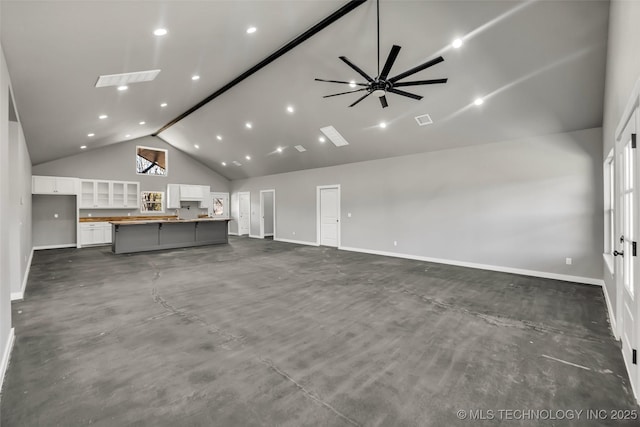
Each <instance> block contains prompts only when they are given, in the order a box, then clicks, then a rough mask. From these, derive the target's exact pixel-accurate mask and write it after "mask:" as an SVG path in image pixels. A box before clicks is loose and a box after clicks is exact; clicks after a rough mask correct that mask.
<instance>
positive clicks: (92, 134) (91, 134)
mask: <svg viewBox="0 0 640 427" xmlns="http://www.w3.org/2000/svg"><path fill="white" fill-rule="evenodd" d="M87 136H88V137H89V138H91V137H92V136H96V134H95V133H88V134H87Z"/></svg>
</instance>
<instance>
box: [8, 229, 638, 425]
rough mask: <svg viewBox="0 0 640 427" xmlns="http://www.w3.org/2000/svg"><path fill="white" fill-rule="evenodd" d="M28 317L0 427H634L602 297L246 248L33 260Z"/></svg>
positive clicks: (542, 282)
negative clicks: (614, 413)
mask: <svg viewBox="0 0 640 427" xmlns="http://www.w3.org/2000/svg"><path fill="white" fill-rule="evenodd" d="M13 318H14V323H15V328H16V336H17V338H16V344H15V348H14V351H13V357H12V360H11V364H10V366H9V370H8V373H7V377H6V379H5V386H4V389H3V390H2V401H1V408H0V411H1V412H0V416H1V421H2V426H3V427H5V426H85V425H97V426H233V427H238V426H296V427H298V426H434V427H435V426H438V427H440V426H458V425H459V426H477V425H498V424H501V425H508V426H521V425H527V426H538V425H554V426H565V425H567V426H602V425H616V426H618V425H638V424H639V423H638V421H636V420H627V421H622V422H620V421H614V420H611V419H610V416H609V417H608V419H594V418H593V414H594V413H593V412H591V419H587V412H586V411H587V410H590V409H591V410H604V411H607V414H610V412H609V411H611V410H627V411H630V412H629V413H630V414H632V413H633V411H637V409H638V408H637V407H636V405H635V403H634V400H633V397H632V395H631V392H630V389H629V382H628V379H627V376H626V372H625V368H624V365H623V362H622V356H621V353H620V349H619V346H618V343H617V342H616V341H615V340H614V339H613V337H612V335H611V333H610V330H609V325H608V322H607V317H606V308H605V303H604V299H603V295H602V290H601V289H600V288H599V287H595V286H588V285H579V284H573V283H568V282H560V281H554V280H546V279H537V278H531V277H523V276H517V275H512V274H504V273H494V272H485V271H479V270H473V269H466V268H460V267H451V266H445V265H440V264H432V263H425V262H418V261H410V260H401V259H394V258H387V257H380V256H373V255H365V254H358V253H352V252H344V251H338V250H335V249H329V248H315V247H306V246H298V245H293V244H288V243H281V242H274V241H261V240H257V239H248V238H233V237H232V238H231V239H230V244H229V245H220V246H207V247H199V248H188V249H179V250H171V251H160V252H152V253H138V254H131V255H114V254H113V253H111V250H110V248H109V247H99V248H87V249H80V250H76V249H60V250H50V251H40V252H36V254H35V257H34V260H33V265H32V268H31V276H30V278H29V284H28V287H27V293H26V298H25V300H24V301H22V302H19V303H15V304H14V305H13ZM508 410H511V411H518V410H520V411H533V410H538V411H539V412H537V413H528V416H529V417H531V416H533V417H536V416H537V417H538V418H534V419H531V418H529V419H525V418H524V413H523V412H520V413H518V412H511V413H508V412H506V411H508ZM545 410H547V411H551V412H549V415H547V419H540V417H544V416H545V414H546V413H545V412H540V411H545ZM458 411H465V412H464V413H462V412H460V413H459V412H458ZM500 411H503V412H500ZM569 411H573V412H569ZM578 411H583V412H582V413H580V412H578ZM509 414H511V415H510V416H511V418H509ZM518 414H520V416H519V417H518ZM552 414H553V417H554V418H553V419H552V418H549V417H551V416H552ZM571 414H573V415H571ZM600 414H602V413H600ZM560 415H564V416H565V419H558V417H559V416H560ZM636 415H637V413H636ZM567 416H572V417H573V418H572V419H566V418H567ZM462 417H465V419H461V418H462ZM470 417H473V418H475V419H470Z"/></svg>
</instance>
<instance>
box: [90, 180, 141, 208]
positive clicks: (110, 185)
mask: <svg viewBox="0 0 640 427" xmlns="http://www.w3.org/2000/svg"><path fill="white" fill-rule="evenodd" d="M139 188H140V183H138V182H125V181H105V180H94V179H82V180H80V209H105V208H110V209H138V208H139V207H140V199H139V197H138V193H139Z"/></svg>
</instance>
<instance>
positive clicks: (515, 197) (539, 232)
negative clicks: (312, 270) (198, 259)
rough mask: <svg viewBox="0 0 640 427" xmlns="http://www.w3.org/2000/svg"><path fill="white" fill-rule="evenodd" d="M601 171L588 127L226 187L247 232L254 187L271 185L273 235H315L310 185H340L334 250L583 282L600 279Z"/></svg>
mask: <svg viewBox="0 0 640 427" xmlns="http://www.w3.org/2000/svg"><path fill="white" fill-rule="evenodd" d="M601 176H602V131H601V129H600V128H595V129H588V130H583V131H577V132H571V133H563V134H558V135H548V136H540V137H536V138H530V139H526V140H518V141H508V142H501V143H493V144H485V145H480V146H474V147H466V148H458V149H452V150H444V151H438V152H431V153H423V154H417V155H411V156H403V157H395V158H390V159H383V160H375V161H369V162H361V163H353V164H348V165H341V166H335V167H329V168H321V169H313V170H307V171H299V172H292V173H287V174H279V175H271V176H265V177H260V178H253V179H247V180H240V181H232V183H231V185H232V193H233V194H234V195H235V194H236V193H237V192H239V191H250V192H251V200H252V203H251V205H252V212H251V215H252V221H251V234H254V235H256V234H259V215H258V214H259V191H260V190H263V189H271V188H274V189H275V190H276V233H277V236H276V238H279V239H290V240H298V241H305V242H309V243H316V240H317V239H316V186H318V185H328V184H340V185H341V191H342V194H341V200H342V201H341V216H342V236H341V237H342V239H341V245H342V246H344V247H352V248H358V249H364V250H369V251H371V250H373V251H382V252H390V253H396V254H404V255H410V256H414V257H427V258H436V259H441V260H448V261H454V262H465V263H474V264H481V265H486V266H497V267H503V268H511V269H523V270H530V271H536V272H544V273H550V274H557V275H567V276H574V277H581V278H587V279H591V280H590V281H591V282H593V281H597V280H599V279H602V254H601V252H602V250H601V248H602V240H603V237H602V227H603V212H602V179H601ZM233 200H234V201H237V198H235V197H234V198H233ZM232 207H233V206H232ZM233 212H234V213H235V212H236V211H235V209H234V210H233ZM348 213H351V214H352V217H351V218H349V217H348V216H347V214H348ZM236 230H237V224H236V223H235V221H234V222H232V224H231V231H232V232H233V231H236ZM294 233H295V234H294ZM394 241H397V242H398V245H397V246H394V244H393V242H394ZM567 257H569V258H572V259H573V263H572V265H567V264H566V263H565V258H567Z"/></svg>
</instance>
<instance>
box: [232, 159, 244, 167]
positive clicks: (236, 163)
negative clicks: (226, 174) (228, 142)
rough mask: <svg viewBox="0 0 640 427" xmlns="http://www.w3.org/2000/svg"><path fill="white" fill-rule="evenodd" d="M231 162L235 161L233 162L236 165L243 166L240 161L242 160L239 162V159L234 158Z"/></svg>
mask: <svg viewBox="0 0 640 427" xmlns="http://www.w3.org/2000/svg"><path fill="white" fill-rule="evenodd" d="M231 163H233V164H234V165H236V166H242V163H240V162H239V161H237V160H234V161H233V162H231Z"/></svg>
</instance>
